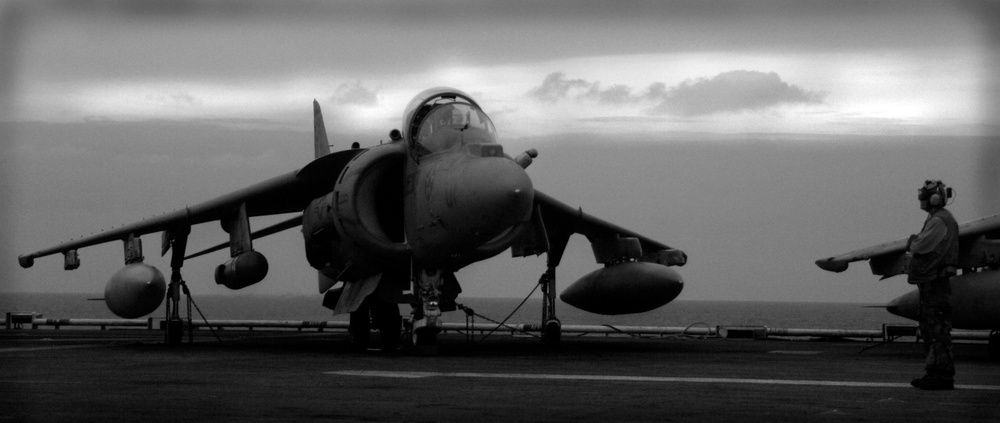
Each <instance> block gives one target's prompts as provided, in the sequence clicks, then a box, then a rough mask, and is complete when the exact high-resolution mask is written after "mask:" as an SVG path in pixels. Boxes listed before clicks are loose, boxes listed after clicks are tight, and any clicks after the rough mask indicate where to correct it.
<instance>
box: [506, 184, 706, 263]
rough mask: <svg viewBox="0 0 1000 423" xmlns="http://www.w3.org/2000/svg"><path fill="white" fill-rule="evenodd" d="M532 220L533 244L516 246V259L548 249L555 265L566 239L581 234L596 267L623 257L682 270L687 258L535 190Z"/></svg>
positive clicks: (665, 246) (662, 245) (685, 255)
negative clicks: (587, 242)
mask: <svg viewBox="0 0 1000 423" xmlns="http://www.w3.org/2000/svg"><path fill="white" fill-rule="evenodd" d="M532 220H533V221H535V222H536V223H535V224H534V226H535V234H529V237H530V238H532V239H533V240H535V242H533V243H531V242H529V243H527V244H526V243H524V242H517V243H515V245H514V255H515V256H517V257H521V256H526V255H530V254H533V253H534V254H538V253H540V252H543V251H545V250H546V248H545V247H548V248H547V250H548V251H547V252H548V254H549V261H550V265H552V266H555V265H558V263H559V260H560V259H561V257H562V253H563V251H564V250H565V248H566V243H567V242H568V240H569V237H570V236H571V235H573V234H582V235H584V236H586V237H587V239H588V240H589V241H590V243H591V246H592V247H593V249H594V256H595V258H596V259H597V261H598V262H599V263H608V262H611V261H614V260H617V259H620V258H621V257H622V256H628V257H631V258H637V259H642V260H643V261H651V262H656V263H660V264H664V265H667V266H674V265H676V266H683V265H684V264H685V263H686V262H687V254H685V253H684V252H683V251H681V250H678V249H675V248H672V247H670V246H667V245H665V244H662V243H660V242H658V241H655V240H652V239H650V238H648V237H645V236H643V235H640V234H638V233H636V232H633V231H630V230H628V229H625V228H622V227H620V226H618V225H615V224H614V223H611V222H607V221H604V220H601V219H599V218H597V217H594V216H591V215H589V214H586V213H584V212H583V209H580V208H573V207H571V206H569V205H567V204H565V203H563V202H561V201H559V200H556V199H555V198H552V197H551V196H549V195H547V194H545V193H543V192H541V191H538V190H535V214H534V215H533V216H532ZM538 222H540V223H538ZM539 232H544V233H539ZM532 235H533V236H532ZM540 239H547V240H548V245H547V246H543V245H540V243H539V241H538V240H540Z"/></svg>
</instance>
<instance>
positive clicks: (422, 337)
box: [411, 326, 438, 355]
mask: <svg viewBox="0 0 1000 423" xmlns="http://www.w3.org/2000/svg"><path fill="white" fill-rule="evenodd" d="M437 334H438V328H436V327H433V326H424V327H419V328H415V329H414V330H413V335H412V341H413V347H412V349H411V352H412V353H413V354H415V355H436V354H437V352H438V346H437Z"/></svg>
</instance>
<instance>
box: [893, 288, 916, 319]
mask: <svg viewBox="0 0 1000 423" xmlns="http://www.w3.org/2000/svg"><path fill="white" fill-rule="evenodd" d="M885 311H888V312H889V313H892V314H895V315H897V316H899V317H905V318H907V319H911V320H917V319H918V318H919V314H920V294H919V293H918V292H917V291H911V292H908V293H906V294H903V295H901V296H899V297H896V298H894V299H893V300H892V301H889V304H886V305H885Z"/></svg>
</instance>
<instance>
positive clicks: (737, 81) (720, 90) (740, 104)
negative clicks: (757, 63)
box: [528, 70, 827, 117]
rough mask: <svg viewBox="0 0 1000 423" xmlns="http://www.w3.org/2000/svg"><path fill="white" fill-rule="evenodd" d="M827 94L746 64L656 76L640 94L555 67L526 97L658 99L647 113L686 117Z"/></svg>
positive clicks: (547, 99)
mask: <svg viewBox="0 0 1000 423" xmlns="http://www.w3.org/2000/svg"><path fill="white" fill-rule="evenodd" d="M826 94H827V93H826V92H820V91H808V90H805V89H803V88H801V87H798V86H795V85H791V84H788V83H787V82H784V81H782V80H781V77H780V76H778V74H776V73H774V72H768V73H764V72H758V71H747V70H737V71H730V72H723V73H720V74H718V75H716V76H715V77H712V78H710V79H708V78H699V79H696V80H693V81H692V80H689V81H684V82H682V83H681V84H679V85H677V86H675V87H671V88H669V89H668V88H667V86H666V84H664V83H662V82H656V83H653V84H650V86H649V87H648V88H646V90H645V91H644V92H642V93H640V94H632V88H630V87H628V86H626V85H620V84H616V85H612V86H611V87H609V88H607V89H604V88H602V87H601V83H600V82H588V81H586V80H583V79H566V76H565V75H564V74H563V73H561V72H555V73H551V74H549V75H548V76H546V77H545V80H544V81H542V85H540V86H538V87H536V88H534V89H532V90H530V91H529V92H528V96H529V97H532V98H535V99H537V100H539V101H542V102H547V103H554V102H556V101H559V100H563V99H567V98H573V99H575V100H577V101H596V102H598V103H601V104H629V103H647V102H652V103H655V104H656V105H655V106H653V107H651V108H649V109H647V110H646V114H647V115H653V116H661V115H672V116H688V117H690V116H699V115H708V114H713V113H735V112H743V111H752V110H764V109H768V108H771V107H774V106H778V105H781V104H794V103H803V104H817V103H822V102H823V97H825V96H826Z"/></svg>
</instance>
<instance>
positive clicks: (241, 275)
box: [215, 251, 267, 290]
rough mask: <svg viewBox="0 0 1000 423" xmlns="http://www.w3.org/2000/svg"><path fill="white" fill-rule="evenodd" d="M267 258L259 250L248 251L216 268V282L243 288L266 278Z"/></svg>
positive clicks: (227, 286) (232, 287)
mask: <svg viewBox="0 0 1000 423" xmlns="http://www.w3.org/2000/svg"><path fill="white" fill-rule="evenodd" d="M264 276H267V258H266V257H264V255H263V254H261V253H259V252H257V251H247V252H245V253H243V254H240V255H238V256H236V257H233V258H232V260H229V261H227V262H226V263H225V264H220V265H219V267H217V268H216V269H215V283H217V284H219V285H225V286H226V288H229V289H233V290H235V289H243V288H246V287H248V286H250V285H253V284H255V283H257V282H260V281H262V280H264Z"/></svg>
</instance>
